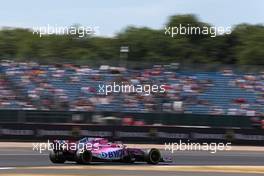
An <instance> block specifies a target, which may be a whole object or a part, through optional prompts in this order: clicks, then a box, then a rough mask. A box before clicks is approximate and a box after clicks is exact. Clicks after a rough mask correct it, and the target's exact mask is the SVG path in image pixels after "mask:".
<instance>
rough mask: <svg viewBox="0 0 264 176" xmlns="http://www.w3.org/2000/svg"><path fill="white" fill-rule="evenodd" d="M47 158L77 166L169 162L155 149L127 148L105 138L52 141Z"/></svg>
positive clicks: (168, 159) (54, 161)
mask: <svg viewBox="0 0 264 176" xmlns="http://www.w3.org/2000/svg"><path fill="white" fill-rule="evenodd" d="M52 145H53V146H52V150H51V152H50V155H49V158H50V161H51V162H52V163H64V162H66V161H74V162H77V163H78V164H90V163H91V162H123V163H134V162H147V163H148V164H158V163H159V162H170V161H171V159H170V158H168V157H167V158H165V157H162V156H161V153H160V151H159V150H158V149H156V148H151V149H149V150H146V151H145V150H142V149H139V148H128V147H127V146H126V145H124V144H123V143H121V142H114V143H112V142H109V141H108V139H106V138H91V137H85V138H83V139H81V140H79V141H75V142H74V141H69V140H54V141H53V142H52Z"/></svg>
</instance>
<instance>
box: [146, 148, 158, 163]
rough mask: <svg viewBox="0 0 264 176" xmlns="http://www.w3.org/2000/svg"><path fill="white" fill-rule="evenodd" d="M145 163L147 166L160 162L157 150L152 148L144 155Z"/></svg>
mask: <svg viewBox="0 0 264 176" xmlns="http://www.w3.org/2000/svg"><path fill="white" fill-rule="evenodd" d="M145 161H146V162H147V163H148V164H158V163H159V162H160V161H161V154H160V151H159V150H158V149H155V148H152V149H150V150H148V151H147V152H146V153H145Z"/></svg>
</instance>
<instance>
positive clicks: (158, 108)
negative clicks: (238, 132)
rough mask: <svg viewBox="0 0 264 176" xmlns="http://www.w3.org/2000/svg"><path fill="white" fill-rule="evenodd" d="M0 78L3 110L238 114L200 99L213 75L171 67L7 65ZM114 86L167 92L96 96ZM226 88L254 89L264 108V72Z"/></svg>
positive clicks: (1, 68) (1, 67)
mask: <svg viewBox="0 0 264 176" xmlns="http://www.w3.org/2000/svg"><path fill="white" fill-rule="evenodd" d="M0 75H1V77H0V108H1V109H25V110H29V109H30V110H66V111H126V112H144V113H147V112H172V113H192V112H191V111H192V110H190V109H188V108H189V107H192V106H204V107H208V111H204V112H202V113H205V114H206V113H210V114H229V115H236V114H232V113H231V112H229V111H228V110H227V109H226V108H224V107H221V106H219V105H218V106H216V105H215V104H214V102H213V101H211V100H209V99H206V98H202V95H204V94H206V92H207V91H208V90H210V89H212V88H214V87H215V86H216V85H215V80H214V79H212V78H211V77H210V76H208V77H205V78H203V79H201V78H199V77H198V76H197V75H196V74H195V73H192V74H190V73H188V72H181V71H179V70H178V69H175V68H173V67H169V66H166V67H165V66H163V65H155V66H153V67H152V68H147V69H146V68H145V69H128V68H124V67H110V66H107V65H104V66H101V67H99V68H95V67H89V66H76V65H71V64H60V65H59V64H57V65H56V64H54V65H41V64H38V63H33V62H28V63H18V62H11V61H8V62H7V61H5V62H2V63H1V65H0ZM232 75H233V73H232V72H223V73H222V76H223V77H228V76H232ZM113 82H116V83H120V84H130V85H131V84H132V85H136V84H141V85H146V84H149V85H153V84H155V85H164V89H165V92H164V93H150V94H148V95H146V93H144V92H142V93H135V92H131V93H115V92H113V93H110V94H109V95H104V94H100V93H99V92H98V89H99V85H102V84H105V85H106V84H111V83H113ZM226 86H230V88H233V87H239V88H240V89H242V90H244V93H245V95H246V94H247V93H248V91H251V92H252V93H253V94H256V102H255V103H256V104H259V106H261V107H262V108H263V106H264V94H263V92H264V74H263V73H262V74H260V75H255V76H253V75H242V76H240V77H236V78H234V79H232V80H231V81H230V84H229V85H226ZM233 101H235V103H237V104H244V106H245V104H246V101H247V100H246V98H244V97H238V98H237V99H236V100H233ZM233 103H234V102H232V101H230V104H233ZM194 113H195V112H194ZM259 113H261V112H259ZM245 115H247V113H246V114H245Z"/></svg>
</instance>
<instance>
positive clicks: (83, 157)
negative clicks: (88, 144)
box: [75, 150, 93, 164]
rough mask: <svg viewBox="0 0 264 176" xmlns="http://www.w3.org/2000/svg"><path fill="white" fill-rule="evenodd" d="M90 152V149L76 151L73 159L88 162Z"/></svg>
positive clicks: (79, 162) (90, 158) (91, 156)
mask: <svg viewBox="0 0 264 176" xmlns="http://www.w3.org/2000/svg"><path fill="white" fill-rule="evenodd" d="M92 158H93V155H92V152H91V151H90V150H85V151H80V150H79V151H77V152H76V155H75V160H76V162H77V163H78V164H90V163H91V162H92Z"/></svg>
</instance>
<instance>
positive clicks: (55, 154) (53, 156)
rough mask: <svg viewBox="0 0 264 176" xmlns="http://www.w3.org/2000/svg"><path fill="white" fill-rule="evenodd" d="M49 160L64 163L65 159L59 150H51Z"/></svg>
mask: <svg viewBox="0 0 264 176" xmlns="http://www.w3.org/2000/svg"><path fill="white" fill-rule="evenodd" d="M49 158H50V161H51V162H52V163H65V161H66V159H65V157H64V155H63V152H61V151H54V150H52V151H51V152H50V154H49Z"/></svg>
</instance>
